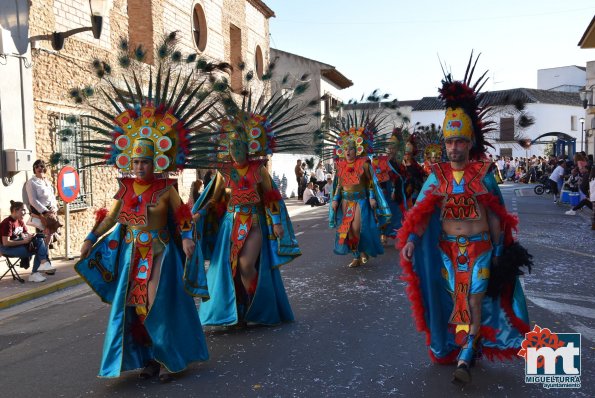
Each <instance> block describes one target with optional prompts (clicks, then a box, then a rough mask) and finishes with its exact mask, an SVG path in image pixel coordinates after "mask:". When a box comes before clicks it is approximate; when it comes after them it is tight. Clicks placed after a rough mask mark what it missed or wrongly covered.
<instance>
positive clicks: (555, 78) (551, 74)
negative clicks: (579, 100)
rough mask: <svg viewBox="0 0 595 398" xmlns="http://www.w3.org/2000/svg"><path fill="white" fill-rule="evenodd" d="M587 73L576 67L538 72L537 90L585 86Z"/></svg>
mask: <svg viewBox="0 0 595 398" xmlns="http://www.w3.org/2000/svg"><path fill="white" fill-rule="evenodd" d="M586 76H587V74H586V72H585V71H584V70H582V69H580V68H577V67H576V66H562V67H559V68H548V69H539V70H537V88H538V89H541V90H549V89H552V88H554V87H559V86H563V85H570V86H581V87H582V86H584V85H585V80H586Z"/></svg>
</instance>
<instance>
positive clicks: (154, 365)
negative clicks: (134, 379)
mask: <svg viewBox="0 0 595 398" xmlns="http://www.w3.org/2000/svg"><path fill="white" fill-rule="evenodd" d="M159 368H160V365H159V363H158V362H155V361H151V362H149V363H148V364H147V366H145V367H144V368H143V370H141V372H140V373H139V375H138V377H139V379H143V380H148V379H152V378H153V377H155V376H157V375H159Z"/></svg>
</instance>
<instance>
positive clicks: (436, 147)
mask: <svg viewBox="0 0 595 398" xmlns="http://www.w3.org/2000/svg"><path fill="white" fill-rule="evenodd" d="M414 136H415V140H416V142H417V144H418V148H419V151H420V152H421V153H422V154H423V163H422V168H423V170H424V175H425V177H426V178H427V177H428V176H429V175H430V174H431V173H432V166H433V165H434V164H436V163H439V162H443V161H444V160H445V159H443V147H444V137H442V131H441V129H440V127H438V128H436V125H435V124H434V123H432V124H431V125H429V126H424V127H419V128H417V129H416V130H415V133H414ZM424 181H425V179H424Z"/></svg>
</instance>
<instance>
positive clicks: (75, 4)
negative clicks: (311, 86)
mask: <svg viewBox="0 0 595 398" xmlns="http://www.w3.org/2000/svg"><path fill="white" fill-rule="evenodd" d="M196 3H199V4H201V6H202V7H203V9H204V11H205V16H206V19H207V26H208V32H209V36H208V39H207V45H206V48H205V50H204V52H202V53H200V55H202V56H204V57H206V58H208V59H211V60H217V61H225V62H229V61H230V60H229V55H230V48H231V44H230V42H229V41H230V40H229V26H230V24H232V23H233V24H234V25H236V26H238V27H239V28H240V29H241V30H242V49H243V50H242V58H243V59H244V60H245V61H246V64H247V65H254V52H255V49H256V45H257V44H258V45H259V46H260V48H261V49H262V51H263V55H264V58H265V61H264V62H265V65H266V64H267V63H268V56H269V39H268V37H269V36H268V33H269V31H268V19H267V18H266V17H265V16H264V15H263V14H262V13H261V12H259V11H258V10H257V9H256V8H255V7H254V6H253V5H252V4H251V3H250V2H248V1H245V0H150V1H146V0H143V1H140V0H113V2H112V8H111V11H110V14H109V16H107V17H106V18H105V20H104V25H103V31H102V37H101V39H100V40H95V39H94V38H93V36H92V35H91V33H90V32H86V33H82V34H77V35H74V36H71V37H68V38H67V39H66V40H65V43H64V48H63V49H62V50H61V51H59V52H55V51H53V50H52V49H51V45H50V43H49V42H48V41H43V42H39V45H40V48H38V49H35V50H33V54H32V59H33V63H34V66H33V95H34V108H35V109H34V125H35V137H36V139H35V140H36V151H37V158H40V159H45V160H48V159H49V157H50V155H51V154H52V153H53V152H55V151H56V148H57V137H56V132H57V131H56V130H57V129H56V126H55V117H56V115H57V114H60V113H61V114H85V113H89V109H87V108H85V107H83V106H79V105H75V104H74V102H73V101H72V100H71V99H70V98H69V95H68V93H69V90H70V89H71V88H72V87H84V86H86V85H88V84H96V83H97V78H96V77H95V76H94V75H93V73H92V68H91V66H90V63H91V61H92V60H93V59H94V58H99V59H107V60H109V61H110V62H111V64H113V65H115V64H117V59H116V54H117V48H118V43H119V39H120V37H122V36H125V37H128V36H129V34H130V43H131V46H135V45H137V44H144V45H145V46H146V45H147V43H159V42H160V41H161V40H162V39H163V35H164V34H166V33H169V32H171V31H175V30H177V31H178V32H179V34H178V36H179V37H180V49H181V50H182V52H183V53H184V54H188V53H189V52H194V51H197V48H196V46H195V45H194V41H193V38H192V10H193V6H194V4H196ZM148 6H150V7H151V9H150V10H147V9H144V8H142V7H148ZM87 8H88V2H87V1H85V0H54V1H33V2H32V4H31V9H30V36H33V35H38V34H48V33H51V32H53V31H64V30H67V29H73V28H77V27H81V26H90V22H89V20H90V19H89V17H88V12H85V11H84V10H86V9H87ZM81 10H83V11H81ZM143 15H145V16H146V15H150V16H151V18H150V19H151V21H147V20H139V18H141V16H143ZM147 62H151V60H150V59H148V60H147ZM249 68H250V67H249ZM57 172H58V169H57V168H56V169H55V170H52V171H51V178H52V179H53V181H54V183H55V181H56V176H57ZM91 174H92V186H93V192H92V193H93V195H92V206H90V207H89V208H86V209H82V210H79V211H73V212H71V216H70V220H69V222H70V242H71V243H70V254H71V255H72V254H74V255H76V254H78V249H79V248H80V245H81V243H82V241H83V240H84V237H85V236H86V234H87V233H88V232H89V231H90V230H91V228H92V226H93V222H94V216H93V214H94V211H95V210H96V209H98V208H100V207H103V206H106V207H108V208H109V207H110V206H111V201H112V199H111V198H112V197H113V195H114V193H115V192H116V190H117V182H116V177H117V171H116V170H115V169H114V168H108V167H93V168H92V169H91ZM195 178H196V171H194V170H186V171H185V172H184V173H182V175H181V176H180V178H179V189H180V193H181V196H182V198H183V199H184V200H187V198H188V195H189V189H190V185H191V183H192V181H194V180H195ZM64 253H65V246H64V240H62V242H61V243H60V246H59V247H58V248H57V249H55V250H54V252H53V255H54V256H61V255H64Z"/></svg>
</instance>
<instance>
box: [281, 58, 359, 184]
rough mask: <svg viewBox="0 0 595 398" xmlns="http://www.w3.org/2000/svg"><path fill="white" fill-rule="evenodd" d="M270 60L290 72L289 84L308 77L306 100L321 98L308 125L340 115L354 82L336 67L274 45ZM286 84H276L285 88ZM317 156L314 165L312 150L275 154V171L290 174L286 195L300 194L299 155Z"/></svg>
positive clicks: (321, 125) (320, 125) (314, 126)
mask: <svg viewBox="0 0 595 398" xmlns="http://www.w3.org/2000/svg"><path fill="white" fill-rule="evenodd" d="M270 58H271V62H274V63H275V69H274V73H275V74H276V75H277V76H285V75H286V74H289V81H288V82H287V84H288V87H294V86H295V85H296V83H299V82H302V81H307V82H309V84H310V86H309V88H308V90H307V91H306V92H305V93H304V94H302V96H303V97H304V99H305V100H312V99H322V101H321V103H320V114H321V116H320V117H314V116H313V117H312V120H311V122H310V124H309V128H312V129H319V128H324V123H325V121H326V120H328V119H329V118H330V117H337V116H338V115H339V113H338V112H337V111H335V109H336V108H337V107H338V105H339V104H340V103H341V102H343V100H344V99H343V98H342V96H341V90H343V89H345V88H347V87H351V86H352V85H353V82H352V81H351V80H349V79H348V78H347V77H346V76H345V75H343V74H342V73H341V72H339V70H337V68H335V67H334V66H332V65H329V64H326V63H324V62H320V61H316V60H313V59H310V58H306V57H302V56H301V55H296V54H292V53H289V52H286V51H281V50H278V49H274V48H271V55H270ZM283 88H284V87H273V90H275V89H283ZM312 157H314V159H315V165H314V167H316V164H318V160H319V157H318V156H316V154H315V153H314V146H312V151H311V152H310V153H307V154H291V155H290V154H276V155H274V156H273V158H272V162H271V163H272V173H273V174H274V176H278V177H279V179H283V177H286V178H287V189H286V190H285V191H286V192H285V193H286V195H287V196H291V195H292V193H294V194H296V195H297V187H298V185H297V180H296V178H295V171H294V168H295V165H296V163H297V160H298V159H302V160H305V159H310V158H312Z"/></svg>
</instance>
